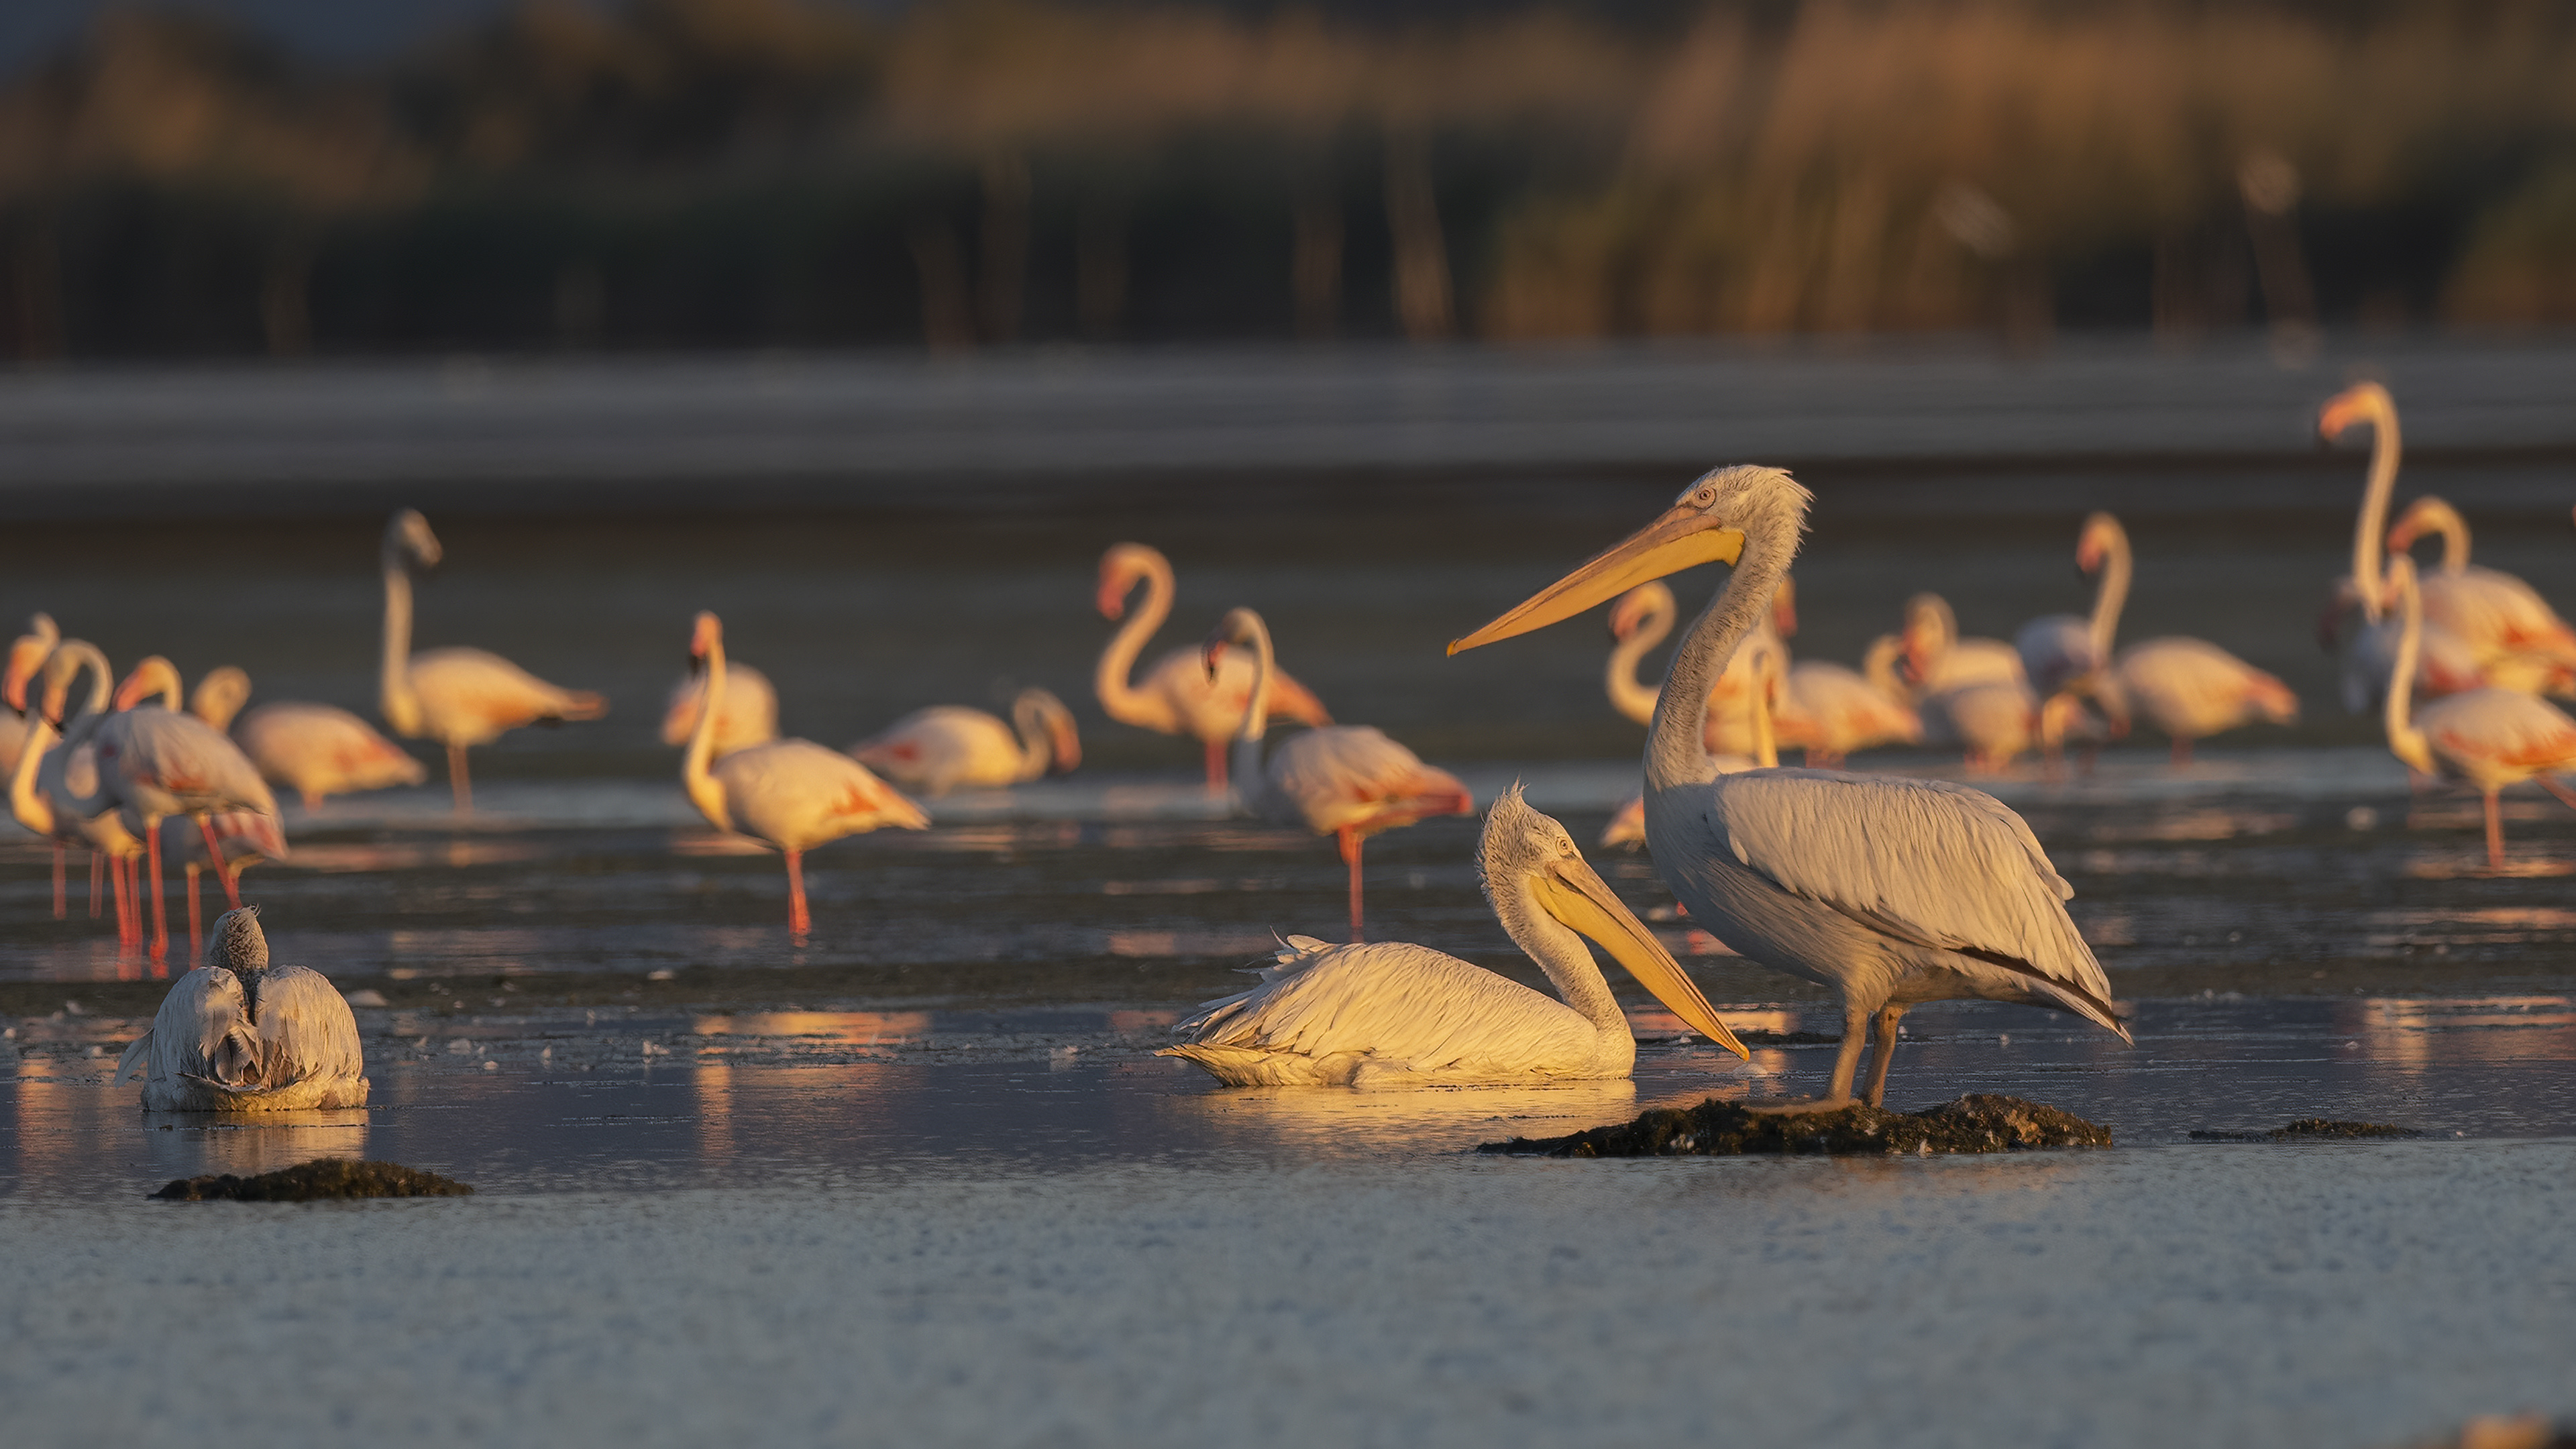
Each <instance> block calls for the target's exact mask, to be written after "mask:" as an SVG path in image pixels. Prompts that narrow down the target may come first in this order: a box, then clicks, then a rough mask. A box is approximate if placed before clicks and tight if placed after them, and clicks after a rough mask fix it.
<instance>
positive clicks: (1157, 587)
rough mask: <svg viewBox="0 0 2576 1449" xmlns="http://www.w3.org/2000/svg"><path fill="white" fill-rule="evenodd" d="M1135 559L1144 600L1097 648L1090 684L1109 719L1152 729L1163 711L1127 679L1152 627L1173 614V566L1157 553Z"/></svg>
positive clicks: (1155, 627)
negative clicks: (1140, 571) (1104, 645)
mask: <svg viewBox="0 0 2576 1449" xmlns="http://www.w3.org/2000/svg"><path fill="white" fill-rule="evenodd" d="M1137 562H1138V564H1139V566H1140V567H1141V568H1142V569H1143V570H1144V574H1145V602H1144V603H1142V604H1141V605H1139V606H1137V609H1136V612H1134V613H1133V614H1130V615H1128V616H1127V622H1126V623H1124V624H1122V625H1120V626H1119V627H1118V632H1117V633H1116V634H1114V635H1111V636H1110V639H1109V647H1108V648H1106V649H1103V650H1101V651H1100V664H1099V667H1098V668H1097V669H1095V670H1093V671H1092V676H1091V688H1092V692H1093V693H1095V694H1097V695H1099V696H1100V707H1101V709H1102V710H1104V711H1106V712H1107V714H1108V715H1109V717H1110V718H1111V719H1114V720H1116V721H1118V722H1119V723H1120V724H1132V725H1142V726H1144V727H1145V728H1148V729H1152V728H1155V727H1157V726H1158V725H1159V724H1162V723H1164V719H1163V712H1162V711H1160V710H1158V709H1156V708H1155V705H1154V702H1153V701H1152V700H1150V699H1147V698H1146V697H1145V696H1144V695H1142V694H1139V693H1137V692H1136V689H1135V687H1134V685H1132V684H1131V683H1130V682H1129V681H1130V679H1131V678H1132V677H1133V676H1134V674H1135V672H1136V656H1137V655H1139V654H1142V653H1144V652H1145V641H1146V640H1148V639H1151V638H1153V637H1154V631H1155V630H1157V629H1160V628H1162V627H1163V621H1164V620H1165V619H1168V618H1170V617H1171V615H1172V566H1171V564H1170V563H1168V562H1166V561H1165V560H1164V559H1163V557H1162V556H1161V555H1159V554H1154V555H1147V556H1144V557H1141V558H1139V559H1138V561H1137Z"/></svg>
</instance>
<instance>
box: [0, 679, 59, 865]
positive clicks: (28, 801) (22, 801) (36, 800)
mask: <svg viewBox="0 0 2576 1449" xmlns="http://www.w3.org/2000/svg"><path fill="white" fill-rule="evenodd" d="M34 713H35V718H34V719H33V720H30V721H29V722H28V725H27V737H26V739H25V740H24V741H22V742H21V744H20V749H19V754H18V768H17V769H16V770H14V771H12V772H11V773H10V776H9V813H10V814H11V815H12V816H15V817H16V818H17V821H18V823H19V824H21V825H24V826H26V827H27V828H28V829H29V830H32V831H34V832H36V833H37V834H38V835H51V834H53V833H54V802H53V801H51V800H49V799H47V798H45V795H44V793H43V792H41V791H39V790H38V789H37V788H36V767H37V765H38V764H39V763H40V762H42V761H43V759H44V757H45V756H46V755H47V754H48V753H49V752H51V751H52V750H53V748H54V744H55V737H54V722H53V721H52V720H49V719H47V718H45V713H44V711H43V710H37V711H35V712H34Z"/></svg>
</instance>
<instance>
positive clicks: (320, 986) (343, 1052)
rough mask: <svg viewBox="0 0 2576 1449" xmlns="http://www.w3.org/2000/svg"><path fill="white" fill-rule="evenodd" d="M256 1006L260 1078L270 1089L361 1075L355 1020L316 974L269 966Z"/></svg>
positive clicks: (333, 989) (298, 968) (363, 1058)
mask: <svg viewBox="0 0 2576 1449" xmlns="http://www.w3.org/2000/svg"><path fill="white" fill-rule="evenodd" d="M257 1010H258V1014H259V1049H260V1076H261V1078H262V1079H263V1080H264V1081H265V1082H266V1084H267V1085H268V1086H269V1087H270V1088H271V1089H276V1088H282V1087H287V1086H292V1085H294V1084H296V1083H298V1082H305V1081H311V1080H314V1079H317V1078H333V1077H336V1078H347V1077H363V1076H365V1075H366V1071H367V1061H366V1052H365V1050H364V1049H363V1048H361V1047H360V1046H359V1044H358V1019H357V1017H356V1016H355V1015H354V1014H352V1013H351V1012H350V1010H349V1003H348V1001H347V1000H346V999H345V998H343V997H342V996H341V995H340V992H339V988H337V987H335V986H333V985H332V984H331V981H330V978H328V977H326V976H324V975H323V974H322V973H321V972H319V971H315V970H312V969H311V968H309V967H304V966H275V967H271V968H270V969H269V970H267V971H266V972H263V973H262V974H261V976H260V982H259V1001H258V1004H257Z"/></svg>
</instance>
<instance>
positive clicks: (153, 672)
mask: <svg viewBox="0 0 2576 1449" xmlns="http://www.w3.org/2000/svg"><path fill="white" fill-rule="evenodd" d="M156 693H157V694H159V695H160V696H161V699H160V701H159V702H158V703H156V704H145V703H143V700H144V699H145V698H146V697H147V696H149V695H152V694H156ZM178 703H179V671H178V670H177V669H176V668H175V667H173V666H172V665H171V663H170V661H169V660H167V659H164V658H162V657H160V656H159V655H157V654H156V655H154V656H152V657H151V658H149V659H146V660H144V661H143V662H142V663H141V664H138V665H136V666H135V667H134V672H133V673H132V674H130V675H128V676H126V680H125V683H124V684H122V685H120V686H118V688H117V692H116V705H117V712H116V713H115V714H113V715H110V716H108V718H107V720H106V722H105V723H103V724H101V725H100V726H99V727H98V731H97V735H96V738H97V740H98V768H99V792H100V796H101V797H102V798H103V799H104V800H105V801H106V802H107V804H108V806H109V807H110V808H114V809H117V810H121V811H122V812H124V814H125V816H126V828H127V829H129V830H132V831H134V832H135V833H136V834H138V835H140V836H142V837H143V849H144V858H145V859H146V860H147V861H148V862H149V863H150V866H151V872H152V887H151V890H152V959H153V960H154V961H156V962H157V961H161V960H164V959H167V957H168V956H169V953H170V927H169V921H168V911H167V907H166V906H165V904H164V902H163V900H162V886H161V822H162V821H164V820H166V819H168V818H170V817H171V816H173V815H184V816H187V817H188V818H190V819H192V820H194V821H196V822H197V828H198V830H199V831H200V832H201V833H202V834H203V835H204V836H205V840H206V856H207V859H208V860H209V861H211V862H212V863H213V864H214V867H215V878H216V879H218V880H220V881H222V882H223V886H224V899H225V900H227V901H229V902H230V903H231V905H232V909H234V910H239V909H241V889H240V887H239V886H238V885H237V884H236V883H235V882H234V880H233V873H232V871H231V869H230V868H229V867H227V866H226V865H225V864H224V850H223V846H222V845H221V844H220V843H218V842H217V841H216V839H215V830H214V825H213V823H212V821H211V820H210V819H209V817H210V816H213V815H216V814H220V813H222V812H224V811H228V810H250V811H256V812H258V813H259V814H262V815H268V816H275V815H276V814H277V800H276V797H275V796H273V795H271V794H270V793H269V790H268V785H267V782H265V781H263V780H261V779H260V777H259V769H258V767H257V766H255V765H253V764H252V763H251V762H250V758H249V757H248V756H246V755H244V754H243V753H242V752H241V750H240V749H239V748H238V747H236V746H235V745H234V744H233V742H232V741H231V740H229V739H226V738H225V737H224V736H223V734H222V733H221V732H220V731H218V730H216V729H215V728H213V727H212V726H210V725H208V724H207V723H206V722H205V721H204V720H201V719H199V718H197V717H196V716H194V715H190V714H183V713H181V712H180V711H179V709H178V708H177V706H178Z"/></svg>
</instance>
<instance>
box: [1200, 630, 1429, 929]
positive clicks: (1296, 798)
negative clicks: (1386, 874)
mask: <svg viewBox="0 0 2576 1449" xmlns="http://www.w3.org/2000/svg"><path fill="white" fill-rule="evenodd" d="M1228 645H1233V646H1236V647H1238V648H1243V649H1247V650H1249V651H1250V652H1251V654H1252V661H1253V666H1252V687H1251V689H1250V691H1249V692H1248V693H1247V694H1246V696H1245V699H1244V704H1243V714H1242V716H1241V719H1240V725H1241V731H1242V732H1241V733H1240V734H1238V735H1236V736H1235V742H1234V773H1235V775H1236V777H1237V778H1238V779H1239V780H1240V781H1241V782H1242V784H1241V789H1242V790H1243V794H1244V803H1245V805H1246V806H1248V807H1249V808H1250V809H1251V810H1252V812H1253V813H1254V814H1257V815H1260V816H1262V817H1263V818H1265V819H1269V820H1275V821H1279V822H1281V823H1283V824H1286V823H1297V824H1302V825H1304V826H1305V827H1306V828H1307V829H1309V830H1312V831H1314V832H1315V833H1316V834H1317V835H1330V836H1333V837H1335V838H1336V839H1337V840H1339V841H1340V842H1341V847H1342V863H1343V864H1345V865H1347V866H1349V867H1350V872H1351V939H1352V940H1354V941H1357V940H1359V939H1360V848H1361V846H1362V844H1363V843H1364V842H1365V841H1367V839H1368V838H1369V837H1370V836H1372V835H1375V834H1378V833H1379V832H1380V831H1385V830H1392V829H1394V828H1396V827H1397V826H1400V825H1412V824H1414V823H1416V822H1418V821H1421V820H1425V819H1428V818H1429V817H1431V816H1434V815H1472V814H1474V813H1475V812H1476V801H1475V798H1474V797H1473V796H1471V795H1469V794H1468V793H1467V787H1466V786H1465V785H1462V784H1460V783H1459V782H1458V777H1457V776H1455V775H1452V774H1449V773H1448V772H1447V771H1445V770H1435V769H1433V768H1431V767H1430V766H1429V765H1426V764H1424V763H1422V761H1421V759H1420V758H1419V757H1418V756H1416V755H1415V754H1414V753H1413V751H1411V750H1408V749H1406V748H1405V747H1404V746H1402V745H1399V744H1397V743H1396V742H1395V741H1393V740H1391V739H1388V738H1387V737H1386V736H1385V735H1383V734H1381V733H1379V732H1378V731H1377V730H1374V729H1371V728H1369V727H1368V726H1366V725H1325V726H1322V727H1320V728H1317V729H1310V730H1305V731H1302V732H1301V733H1298V734H1295V735H1292V736H1290V737H1289V739H1288V741H1287V743H1285V744H1282V745H1281V746H1280V747H1279V748H1278V749H1277V750H1276V751H1274V752H1272V754H1271V756H1270V760H1269V763H1268V765H1267V766H1266V767H1265V766H1264V764H1263V762H1262V759H1261V737H1262V734H1263V732H1264V730H1265V729H1266V728H1267V727H1268V724H1269V720H1270V708H1269V706H1270V683H1271V680H1272V679H1273V678H1275V677H1276V674H1277V671H1276V669H1275V667H1274V666H1273V664H1272V660H1271V650H1270V629H1269V626H1268V625H1266V624H1264V623H1262V622H1261V616H1260V615H1259V614H1256V613H1254V612H1252V611H1251V610H1250V609H1236V610H1233V611H1232V612H1230V613H1228V614H1227V615H1226V616H1225V620H1224V622H1223V623H1221V624H1219V625H1217V628H1216V632H1215V633H1213V634H1210V635H1209V636H1208V640H1207V646H1206V649H1205V651H1204V653H1205V658H1206V661H1207V662H1206V665H1205V668H1206V670H1207V673H1208V676H1209V677H1210V678H1211V679H1214V678H1215V677H1216V675H1217V672H1218V670H1219V669H1220V668H1221V667H1222V666H1223V656H1224V651H1225V649H1226V646H1228Z"/></svg>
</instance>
